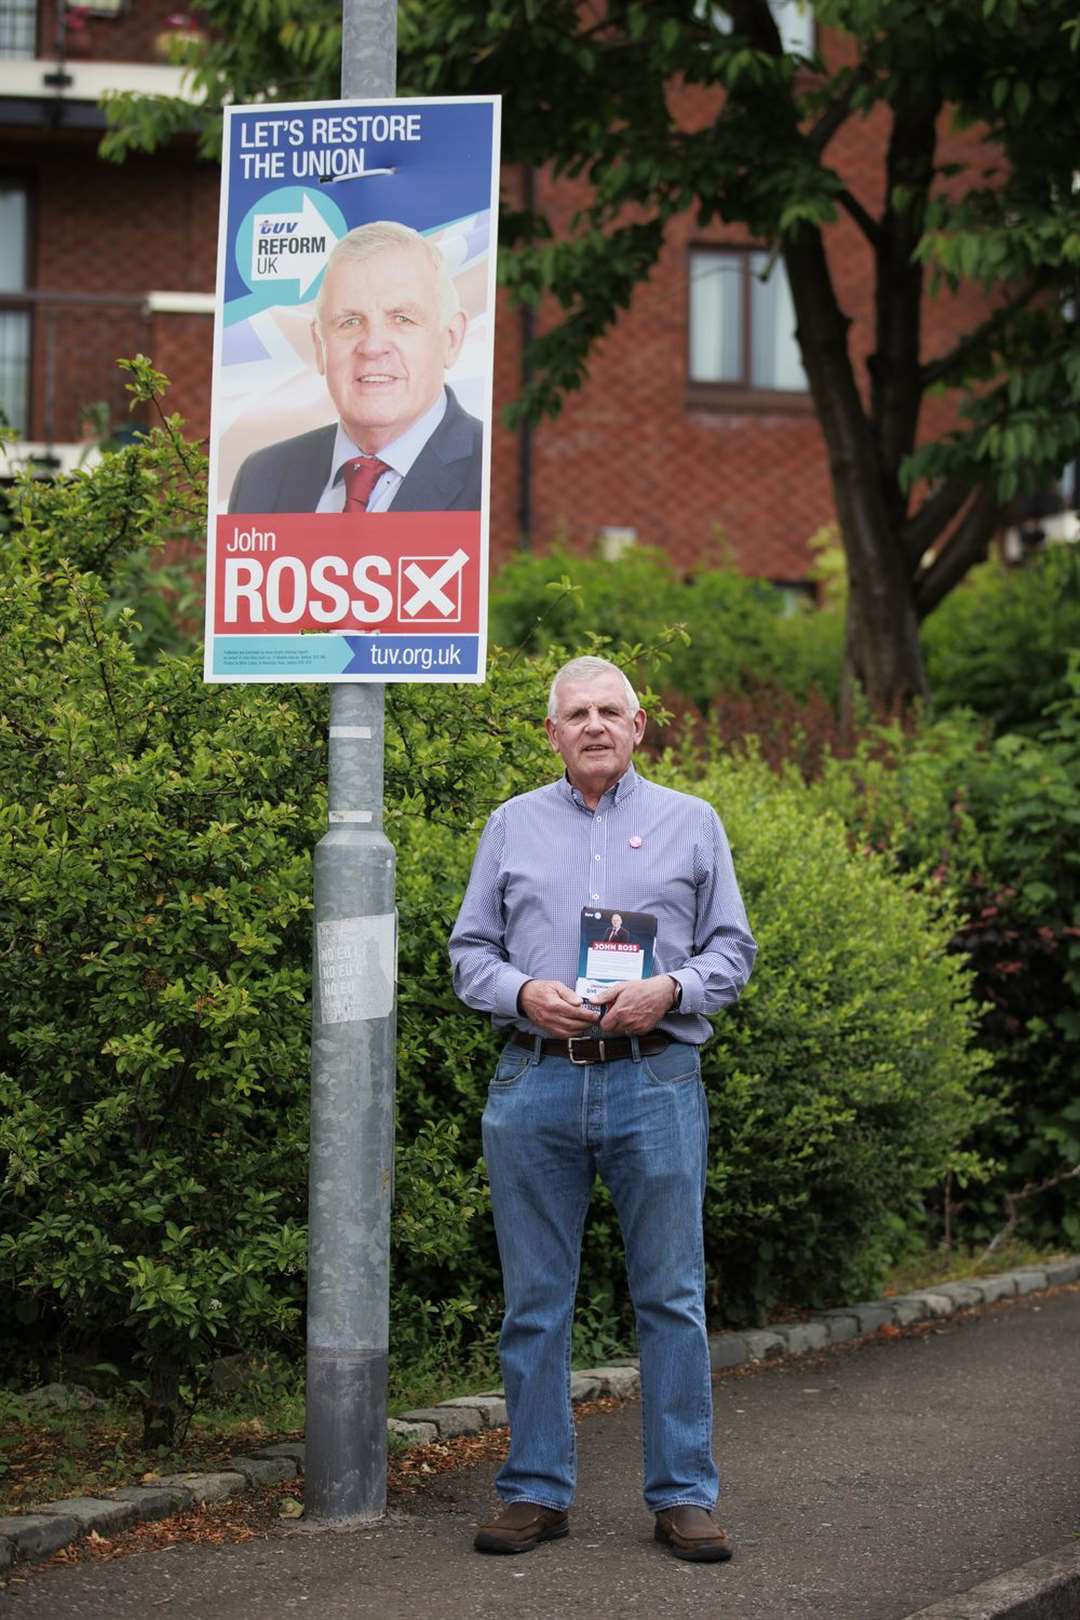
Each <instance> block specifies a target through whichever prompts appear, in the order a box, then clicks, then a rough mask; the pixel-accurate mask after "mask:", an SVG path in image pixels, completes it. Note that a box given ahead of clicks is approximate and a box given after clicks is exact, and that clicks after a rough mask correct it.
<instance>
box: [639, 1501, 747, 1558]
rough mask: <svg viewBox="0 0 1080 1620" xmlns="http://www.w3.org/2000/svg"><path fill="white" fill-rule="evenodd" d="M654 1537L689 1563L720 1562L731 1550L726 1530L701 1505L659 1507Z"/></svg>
mask: <svg viewBox="0 0 1080 1620" xmlns="http://www.w3.org/2000/svg"><path fill="white" fill-rule="evenodd" d="M656 1539H657V1541H662V1542H663V1543H664V1545H665V1546H666V1547H669V1548H670V1549H671V1551H672V1552H673V1553H674V1555H675V1557H676V1558H685V1559H687V1561H688V1562H689V1563H691V1564H722V1563H724V1562H725V1561H726V1560H727V1559H729V1558H730V1557H731V1554H732V1551H733V1549H732V1545H731V1542H730V1541H729V1540H728V1538H727V1532H726V1531H724V1530H721V1528H720V1526H719V1525H718V1524H714V1523H713V1517H712V1514H711V1513H710V1512H709V1511H708V1509H707V1508H703V1507H673V1508H663V1509H662V1510H661V1511H660V1512H659V1513H658V1514H657V1515H656Z"/></svg>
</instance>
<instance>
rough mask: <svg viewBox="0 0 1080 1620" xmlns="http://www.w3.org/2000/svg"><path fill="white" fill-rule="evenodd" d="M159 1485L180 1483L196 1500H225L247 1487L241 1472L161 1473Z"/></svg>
mask: <svg viewBox="0 0 1080 1620" xmlns="http://www.w3.org/2000/svg"><path fill="white" fill-rule="evenodd" d="M158 1484H159V1485H165V1486H169V1485H181V1486H182V1487H183V1488H184V1490H186V1491H190V1492H191V1495H192V1499H193V1500H194V1501H196V1502H225V1501H227V1500H228V1499H229V1497H230V1496H235V1495H236V1494H237V1493H238V1492H239V1491H243V1490H246V1489H247V1480H246V1479H245V1478H244V1476H243V1474H233V1473H228V1474H224V1473H223V1474H194V1473H192V1474H162V1476H161V1478H160V1480H159V1481H158Z"/></svg>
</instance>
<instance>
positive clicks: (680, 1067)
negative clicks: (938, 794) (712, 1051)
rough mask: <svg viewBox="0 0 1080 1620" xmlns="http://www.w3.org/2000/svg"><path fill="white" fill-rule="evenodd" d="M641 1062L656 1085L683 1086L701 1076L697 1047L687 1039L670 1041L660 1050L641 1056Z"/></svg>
mask: <svg viewBox="0 0 1080 1620" xmlns="http://www.w3.org/2000/svg"><path fill="white" fill-rule="evenodd" d="M641 1064H642V1068H643V1069H644V1070H645V1073H646V1074H647V1075H648V1077H649V1079H650V1080H651V1081H652V1082H653V1083H654V1084H655V1085H658V1086H683V1085H685V1084H686V1083H687V1081H689V1080H697V1079H699V1078H700V1076H701V1059H700V1056H699V1054H698V1049H697V1047H696V1046H691V1045H690V1044H689V1042H687V1041H672V1042H671V1044H670V1046H665V1047H664V1050H663V1051H662V1052H653V1053H652V1054H651V1055H650V1056H649V1057H643V1058H642V1060H641Z"/></svg>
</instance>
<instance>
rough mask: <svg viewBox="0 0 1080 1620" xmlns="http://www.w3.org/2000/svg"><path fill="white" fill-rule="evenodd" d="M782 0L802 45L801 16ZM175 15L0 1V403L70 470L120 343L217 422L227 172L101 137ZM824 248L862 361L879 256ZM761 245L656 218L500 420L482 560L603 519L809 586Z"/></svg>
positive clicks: (800, 403)
mask: <svg viewBox="0 0 1080 1620" xmlns="http://www.w3.org/2000/svg"><path fill="white" fill-rule="evenodd" d="M776 4H777V6H778V7H780V8H786V9H784V13H783V14H784V15H785V17H786V18H787V20H788V23H789V25H790V27H791V28H792V29H793V30H795V34H796V37H798V36H799V35H800V34H802V37H803V38H804V39H805V30H807V29H809V28H812V27H813V24H812V21H811V20H810V18H809V15H808V13H806V12H805V11H799V10H797V9H796V8H795V7H794V5H793V4H792V3H791V0H776ZM184 21H185V19H183V18H182V17H179V18H178V17H177V16H176V15H175V14H173V13H170V11H169V8H168V5H167V3H166V0H142V3H140V4H139V5H138V6H135V5H133V4H131V0H87V3H82V4H79V5H76V6H72V5H70V4H69V5H67V7H66V9H65V4H64V0H60V4H59V6H58V7H57V6H54V5H48V6H46V5H44V4H41V3H39V0H0V404H2V406H3V408H4V410H5V412H6V413H7V415H8V417H9V419H10V420H11V421H12V422H13V424H14V425H15V426H16V428H17V430H18V432H19V434H20V439H21V444H20V446H19V452H20V453H21V454H23V455H27V454H29V455H32V456H35V457H36V458H38V460H39V462H40V463H41V464H42V465H43V466H45V467H50V466H51V467H57V466H59V467H68V466H71V465H73V464H75V463H76V462H77V461H78V460H79V458H80V456H81V455H83V454H84V452H85V449H86V440H87V437H88V434H89V432H90V428H91V426H92V425H93V423H94V422H96V423H97V424H98V425H100V421H101V419H102V417H103V416H104V415H106V414H107V415H108V417H109V418H110V419H111V420H112V422H113V423H114V424H123V423H126V422H127V421H128V420H129V418H128V415H127V396H126V394H125V392H124V379H123V376H122V374H121V373H120V372H119V371H118V369H117V367H116V365H115V360H116V357H117V356H118V355H125V354H131V353H134V352H136V351H139V350H141V351H142V352H144V353H147V354H149V355H150V356H151V358H152V360H153V361H154V364H155V365H156V366H157V367H158V368H159V369H160V370H162V371H164V372H165V373H167V375H168V376H170V377H171V379H172V384H173V388H172V393H171V395H170V405H171V407H172V408H173V409H175V410H178V411H180V412H181V413H182V414H183V415H184V416H185V417H186V418H187V420H188V423H189V425H190V428H191V430H192V432H194V433H195V434H204V433H206V431H207V429H208V411H209V375H210V357H211V325H212V305H213V295H212V289H213V286H214V260H215V252H216V232H217V199H218V172H217V170H216V168H215V167H214V166H213V165H210V164H207V163H203V162H199V161H198V160H197V159H196V157H195V152H194V146H193V143H191V142H185V141H183V140H178V141H176V142H174V143H173V145H172V146H171V147H170V149H169V150H168V152H167V153H161V154H158V155H154V156H152V157H132V158H129V159H128V160H127V162H126V163H124V164H123V165H121V166H115V165H112V164H109V163H106V162H103V161H102V160H101V159H99V158H98V156H97V151H96V149H97V143H98V140H99V138H100V134H101V130H102V128H103V122H104V120H103V115H102V113H101V111H100V108H99V106H98V104H97V98H98V96H99V95H100V94H101V92H102V91H103V90H106V89H112V90H115V89H136V90H140V91H158V92H168V93H174V92H175V91H176V90H177V89H178V87H179V78H180V75H179V71H178V70H177V69H174V68H172V67H169V66H168V65H166V64H165V63H164V62H163V61H162V55H163V53H164V41H165V39H166V38H167V35H168V33H169V31H170V29H171V28H175V27H177V26H183V25H184ZM877 134H878V132H877V131H876V130H875V125H874V121H873V120H871V121H870V122H869V123H861V124H860V123H856V124H853V125H852V126H850V127H849V128H848V129H847V130H845V131H843V132H842V133H841V135H840V136H839V137H838V140H837V142H836V161H837V162H838V163H839V164H840V166H841V167H842V168H843V170H844V172H845V173H846V174H847V175H849V176H850V183H851V185H852V189H853V190H855V191H856V192H857V193H858V194H859V195H860V197H861V198H862V199H863V201H864V202H865V203H866V204H867V205H868V206H870V207H871V208H873V207H874V206H876V205H877V204H878V203H879V201H880V196H879V192H880V187H881V184H882V175H881V170H882V165H881V163H880V156H879V154H880V144H879V140H878V139H877V138H876V136H877ZM525 184H531V185H532V186H533V187H534V189H535V201H536V204H537V206H539V207H541V208H546V209H549V210H550V212H551V215H552V219H553V223H555V225H556V228H557V227H558V223H559V221H560V220H566V219H568V218H569V216H570V214H571V213H572V212H573V208H574V206H575V196H574V192H573V188H572V186H570V185H568V184H567V183H566V182H562V181H560V182H558V183H557V185H556V184H554V183H553V182H552V181H551V180H550V179H549V178H548V177H546V176H545V175H543V174H536V175H532V176H529V177H525V176H522V175H520V174H513V173H508V174H507V175H506V177H505V185H506V188H507V190H508V191H518V193H519V194H520V188H521V187H522V186H523V185H525ZM831 251H832V254H833V258H834V263H835V264H836V265H837V266H839V292H840V296H841V300H842V302H843V304H844V306H845V308H846V309H847V310H848V312H849V313H850V314H851V316H852V317H853V319H854V328H853V343H854V346H855V350H856V354H857V355H860V356H861V355H864V354H865V352H866V349H867V347H868V342H869V339H870V336H871V332H872V326H871V288H870V284H869V279H868V278H869V275H870V270H871V261H870V255H869V254H868V253H867V252H866V249H865V243H863V242H862V240H861V239H860V238H859V237H858V233H857V231H856V228H855V226H854V225H852V224H850V222H844V221H841V222H840V223H838V224H837V225H836V226H835V227H834V231H833V236H832V240H831ZM764 262H765V259H764V255H761V254H760V252H758V251H757V250H756V248H755V244H753V243H752V242H750V241H749V240H747V238H746V237H745V235H744V234H743V233H741V232H739V231H737V230H734V231H733V230H724V229H723V228H718V229H710V230H709V231H708V232H707V233H703V234H702V233H696V232H695V230H694V229H693V226H692V223H691V221H690V220H689V219H687V220H686V221H685V222H680V223H679V225H678V228H675V229H672V230H671V231H669V233H668V238H667V243H666V248H665V253H664V257H663V261H662V263H661V265H660V266H659V268H658V270H657V271H656V272H655V274H654V275H653V277H652V278H651V279H650V281H649V282H648V283H647V284H645V285H643V286H641V287H640V288H639V289H638V291H637V293H636V295H635V298H634V301H633V304H632V307H631V309H630V310H629V311H628V312H627V313H626V314H625V315H624V316H623V318H622V319H621V320H620V322H619V324H618V326H617V328H616V329H615V330H614V331H613V332H612V333H611V334H610V335H609V336H608V337H607V338H606V339H605V340H604V341H603V342H602V343H601V344H600V345H599V347H598V348H597V350H596V352H595V354H594V356H593V359H592V362H591V366H590V376H589V380H588V383H587V385H586V386H585V387H584V388H583V389H582V390H581V391H580V393H578V394H575V395H574V396H572V397H571V398H570V399H569V400H568V401H567V403H566V406H565V409H564V411H563V414H562V416H561V417H560V418H559V420H558V421H556V422H553V423H552V422H544V423H542V424H541V425H539V426H538V427H535V428H532V429H528V428H523V429H518V430H516V431H513V432H511V431H510V430H508V429H506V428H505V427H502V426H501V425H497V426H496V427H495V429H494V443H493V470H494V476H493V497H492V544H493V555H494V559H495V560H496V561H498V560H499V559H500V558H502V557H505V556H506V555H507V554H508V553H509V552H510V551H511V550H512V549H513V548H514V546H516V545H517V544H519V543H521V542H522V540H523V539H524V540H526V541H528V542H529V543H532V544H535V545H543V544H544V543H545V542H547V541H548V540H550V539H551V538H552V537H554V536H556V535H561V536H565V537H567V538H569V539H570V540H571V541H572V542H574V543H575V544H585V543H588V542H589V541H590V540H591V539H592V538H594V537H595V536H596V535H598V534H602V533H607V534H608V535H611V536H613V537H615V538H616V539H618V537H621V536H625V537H630V536H633V537H634V538H636V539H637V540H638V541H640V542H641V543H643V544H651V545H657V546H660V547H662V548H663V549H664V550H665V551H667V552H668V554H669V555H670V556H671V557H672V559H673V560H674V561H675V562H676V563H677V564H678V565H679V566H680V567H689V566H690V565H691V564H692V563H693V562H694V561H695V560H696V559H699V558H700V557H702V556H703V555H709V554H715V544H716V542H717V541H721V542H723V543H724V544H726V546H727V547H729V548H730V551H731V553H732V554H733V555H734V557H735V559H736V560H737V562H738V565H739V566H740V567H741V568H742V569H743V570H744V571H746V572H747V573H750V574H753V575H756V576H758V577H762V578H766V579H770V580H773V581H775V582H776V583H778V584H783V585H786V586H789V587H794V588H804V587H805V581H806V578H807V572H808V566H809V554H808V551H807V546H806V542H807V539H808V538H809V536H811V535H812V534H813V533H814V532H815V531H816V530H817V529H819V528H820V527H821V526H822V525H823V524H825V523H827V522H828V521H829V520H830V518H831V517H832V498H831V493H830V489H829V481H828V470H827V465H826V460H825V454H824V447H823V444H822V440H821V436H820V433H819V431H818V427H817V423H816V419H815V417H814V414H813V410H812V406H811V403H810V399H809V395H808V394H807V392H806V388H805V381H804V378H803V375H802V368H801V365H800V363H799V359H798V353H797V349H796V346H795V343H794V338H793V334H792V326H793V320H792V316H791V308H790V300H789V295H788V292H787V288H786V284H785V281H784V275H783V268H782V266H780V265H778V266H777V267H776V268H775V269H774V270H773V272H772V274H771V276H770V278H769V280H768V281H766V282H762V281H761V280H760V279H759V277H758V275H756V274H754V272H757V271H760V269H761V268H762V266H763V264H764ZM954 315H955V311H953V310H950V308H949V306H948V304H947V303H946V302H937V303H934V304H928V306H927V315H926V319H927V322H928V323H929V324H930V326H931V327H932V328H933V329H934V330H933V332H932V333H931V336H932V338H933V340H934V346H935V347H938V346H940V347H945V346H947V343H948V340H949V334H950V329H951V326H952V319H953V316H954ZM527 320H528V317H526V316H523V315H522V314H521V313H519V312H515V311H512V310H511V309H509V307H508V306H507V307H504V308H502V309H501V310H500V318H499V322H498V326H497V337H496V398H495V405H496V419H497V420H498V414H499V407H500V406H501V405H502V404H504V403H505V402H506V401H507V400H509V399H512V398H513V397H514V395H515V393H516V392H517V390H518V387H519V384H520V379H521V367H522V348H523V337H524V335H525V331H526V328H527ZM935 409H937V410H939V411H940V410H941V409H942V407H941V406H940V405H938V406H936V407H935ZM88 413H89V415H88ZM930 425H931V426H933V425H934V424H933V421H932V418H931V422H930Z"/></svg>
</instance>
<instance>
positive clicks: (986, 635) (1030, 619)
mask: <svg viewBox="0 0 1080 1620" xmlns="http://www.w3.org/2000/svg"><path fill="white" fill-rule="evenodd" d="M923 646H924V648H925V651H926V663H927V673H928V675H929V677H930V684H931V689H932V691H933V693H934V702H935V707H936V709H937V710H938V711H940V710H942V709H951V708H971V709H974V710H975V711H976V712H977V713H978V714H980V715H983V716H985V718H986V719H988V720H990V721H991V722H992V724H993V726H994V729H995V730H996V731H1033V730H1037V729H1038V728H1039V727H1041V725H1042V724H1043V719H1044V716H1045V714H1046V712H1047V710H1048V709H1049V708H1050V706H1051V704H1052V703H1055V702H1058V701H1060V699H1061V698H1063V697H1064V696H1065V695H1066V692H1067V687H1066V679H1065V677H1066V670H1067V668H1068V662H1069V654H1070V651H1073V650H1075V649H1077V648H1080V553H1078V551H1077V548H1076V547H1075V546H1071V545H1060V546H1052V547H1049V548H1048V549H1047V550H1045V551H1043V552H1041V553H1040V554H1039V555H1037V556H1035V557H1033V558H1032V559H1031V560H1030V561H1029V562H1028V563H1027V564H1026V565H1025V566H1024V567H1023V568H1006V567H1004V566H1003V565H1002V564H1001V563H999V562H996V561H994V562H989V563H985V564H983V565H982V567H980V568H977V569H975V570H974V572H973V573H972V574H971V575H969V577H968V578H967V579H966V580H965V581H964V583H963V584H962V585H961V586H960V588H959V589H958V590H956V591H953V592H952V594H951V595H950V596H948V597H946V599H945V601H944V602H943V603H942V604H941V606H940V607H939V608H938V609H937V611H936V612H935V613H933V614H932V615H931V616H930V618H929V619H928V620H927V621H926V625H925V628H924V631H923Z"/></svg>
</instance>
